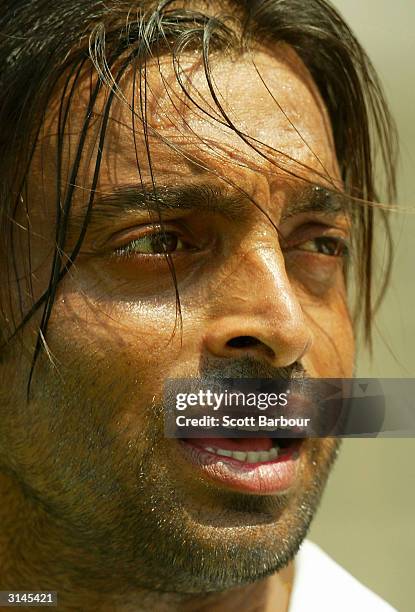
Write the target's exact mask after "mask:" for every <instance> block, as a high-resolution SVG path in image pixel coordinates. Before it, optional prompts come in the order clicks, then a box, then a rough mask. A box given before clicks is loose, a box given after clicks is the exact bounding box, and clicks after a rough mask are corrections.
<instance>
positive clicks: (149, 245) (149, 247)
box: [115, 230, 192, 256]
mask: <svg viewBox="0 0 415 612" xmlns="http://www.w3.org/2000/svg"><path fill="white" fill-rule="evenodd" d="M191 248H192V247H191V245H189V244H188V243H186V242H185V241H184V240H182V239H181V238H180V236H179V235H178V234H177V233H176V232H173V231H162V230H156V231H153V232H151V233H147V234H145V235H144V236H141V237H139V238H135V239H134V240H131V242H129V243H128V244H127V245H126V246H123V247H119V248H118V249H116V251H115V253H116V255H123V256H129V255H164V254H171V253H175V252H178V251H186V250H189V249H191Z"/></svg>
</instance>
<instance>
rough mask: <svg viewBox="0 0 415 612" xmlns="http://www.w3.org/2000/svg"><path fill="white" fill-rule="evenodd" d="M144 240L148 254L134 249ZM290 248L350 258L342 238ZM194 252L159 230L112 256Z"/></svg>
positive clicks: (175, 234) (326, 238)
mask: <svg viewBox="0 0 415 612" xmlns="http://www.w3.org/2000/svg"><path fill="white" fill-rule="evenodd" d="M169 237H173V243H170V245H168V244H167V239H168V238H169ZM146 240H147V247H148V249H149V252H141V253H140V252H137V250H136V249H137V247H138V246H139V244H140V243H142V242H143V241H146ZM163 240H164V245H166V244H167V246H166V248H163ZM157 242H158V244H157ZM310 243H314V244H315V245H316V248H315V249H314V248H305V245H307V244H310ZM179 244H181V245H182V248H181V249H179V250H177V247H178V245H179ZM154 245H155V246H154ZM169 246H170V247H174V248H171V249H170V250H169ZM330 246H331V247H332V248H331V251H332V252H324V249H326V250H329V251H330ZM151 248H153V252H151V251H150V249H151ZM291 248H292V249H295V250H299V251H304V252H310V253H316V254H319V255H324V256H326V257H341V258H344V259H346V258H348V257H349V256H350V247H349V245H348V242H347V241H346V240H345V239H344V238H342V237H339V236H317V237H315V238H312V239H309V240H305V241H304V242H302V243H301V244H299V245H297V246H295V247H291ZM155 249H158V250H155ZM320 249H321V250H320ZM195 250H197V248H196V247H194V246H192V245H191V244H190V243H188V242H186V241H185V240H184V239H183V238H181V237H180V232H177V231H173V230H165V231H162V230H160V229H155V230H154V231H152V232H151V231H150V232H148V233H146V234H145V235H143V236H140V237H138V238H135V239H134V240H131V241H130V242H129V243H128V244H126V245H125V246H122V247H119V248H117V249H116V250H115V251H114V254H115V255H116V256H118V257H123V258H130V257H135V256H143V257H159V256H160V255H165V254H174V253H177V252H182V251H187V252H189V251H195Z"/></svg>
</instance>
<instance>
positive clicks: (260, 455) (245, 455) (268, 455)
mask: <svg viewBox="0 0 415 612" xmlns="http://www.w3.org/2000/svg"><path fill="white" fill-rule="evenodd" d="M206 450H207V451H209V452H210V453H214V454H215V455H220V456H222V457H231V458H232V459H237V460H238V461H245V462H246V463H265V462H266V461H273V460H274V459H277V457H278V448H276V447H275V446H273V447H272V448H271V449H270V450H269V451H248V452H246V451H231V450H227V449H224V448H212V447H210V446H207V447H206Z"/></svg>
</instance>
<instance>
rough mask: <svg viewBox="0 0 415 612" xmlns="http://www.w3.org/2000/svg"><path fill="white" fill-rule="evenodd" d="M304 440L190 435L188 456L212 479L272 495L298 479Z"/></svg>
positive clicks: (184, 441)
mask: <svg viewBox="0 0 415 612" xmlns="http://www.w3.org/2000/svg"><path fill="white" fill-rule="evenodd" d="M303 443H304V440H303V439H298V438H281V439H280V438H278V439H276V438H238V439H235V438H187V439H181V440H180V445H181V447H182V450H183V451H184V454H185V456H186V458H187V459H188V460H189V461H190V462H191V463H193V465H195V466H196V467H197V468H198V469H199V470H201V471H202V472H203V473H204V475H205V476H206V477H207V478H208V479H209V480H215V481H216V482H218V484H219V483H220V484H221V485H225V486H226V487H229V488H232V489H236V490H238V491H240V492H245V493H255V494H260V495H272V494H278V493H282V492H284V491H286V490H287V489H289V488H290V487H292V486H293V484H294V483H295V481H296V478H297V474H298V467H299V460H300V456H301V450H302V446H303Z"/></svg>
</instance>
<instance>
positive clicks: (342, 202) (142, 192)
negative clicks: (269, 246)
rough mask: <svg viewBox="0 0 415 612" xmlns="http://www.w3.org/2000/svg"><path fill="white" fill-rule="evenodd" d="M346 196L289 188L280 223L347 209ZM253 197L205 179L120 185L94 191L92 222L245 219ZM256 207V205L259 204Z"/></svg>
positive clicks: (312, 186) (77, 221) (313, 187)
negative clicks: (193, 215) (177, 214)
mask: <svg viewBox="0 0 415 612" xmlns="http://www.w3.org/2000/svg"><path fill="white" fill-rule="evenodd" d="M348 203H349V198H348V196H347V195H346V194H343V193H341V192H334V191H332V190H329V189H327V188H326V187H322V186H320V185H315V184H309V185H306V186H305V187H303V188H302V189H300V190H298V188H297V189H294V188H292V189H290V192H289V196H288V202H287V204H286V205H285V207H284V210H283V212H282V215H281V219H280V223H281V222H282V221H285V220H287V219H290V218H292V217H294V216H295V215H299V214H303V213H322V214H326V215H328V216H335V215H338V214H339V213H345V212H347V210H348V208H347V207H348ZM252 205H253V199H252V198H250V197H249V195H248V194H247V193H245V192H243V191H242V190H241V191H240V192H238V191H236V192H235V193H229V192H226V191H225V190H224V189H223V188H222V187H220V186H215V185H212V184H208V183H203V184H193V183H189V184H183V185H160V186H157V187H156V188H154V187H153V185H152V184H148V185H138V184H137V185H135V184H134V185H122V186H120V187H117V188H116V189H114V190H113V191H112V192H110V193H102V192H96V194H95V199H94V204H93V211H92V218H91V225H93V224H94V219H95V220H99V221H101V220H102V219H111V218H118V217H119V216H120V215H121V214H123V213H124V214H131V213H137V212H142V213H148V212H155V213H160V214H161V215H164V216H169V215H170V213H173V212H174V211H180V210H191V211H196V212H204V213H214V214H219V215H221V216H222V217H224V218H227V219H230V220H232V221H235V220H239V221H241V220H245V219H248V218H249V217H250V216H251V215H252ZM258 208H259V206H258ZM81 214H82V213H78V212H75V211H73V218H72V220H71V225H72V227H74V226H75V227H76V226H79V225H81V226H82V223H83V217H82V218H81V217H78V215H81Z"/></svg>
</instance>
